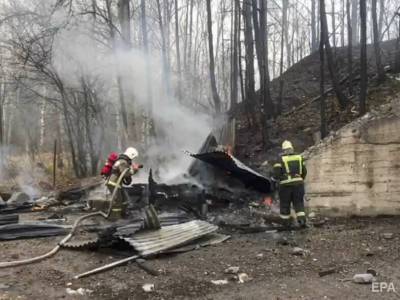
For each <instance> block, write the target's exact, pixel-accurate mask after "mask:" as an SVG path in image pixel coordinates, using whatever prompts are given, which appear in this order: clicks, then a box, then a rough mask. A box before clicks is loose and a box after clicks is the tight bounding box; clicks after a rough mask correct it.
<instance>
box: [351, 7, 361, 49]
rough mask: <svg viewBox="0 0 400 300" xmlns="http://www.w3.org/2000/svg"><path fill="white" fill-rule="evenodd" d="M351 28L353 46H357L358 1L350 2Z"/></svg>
mask: <svg viewBox="0 0 400 300" xmlns="http://www.w3.org/2000/svg"><path fill="white" fill-rule="evenodd" d="M351 28H352V29H353V30H352V38H351V39H352V43H353V46H357V45H358V44H359V39H358V0H351Z"/></svg>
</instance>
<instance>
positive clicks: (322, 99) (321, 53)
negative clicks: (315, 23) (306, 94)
mask: <svg viewBox="0 0 400 300" xmlns="http://www.w3.org/2000/svg"><path fill="white" fill-rule="evenodd" d="M321 20H322V19H321ZM323 26H324V25H323V24H322V22H321V28H323ZM323 41H324V31H322V30H321V41H320V43H319V58H320V69H319V70H320V72H319V76H320V81H319V94H320V99H319V101H320V117H321V125H320V132H321V139H323V138H324V137H326V134H327V128H326V127H327V126H326V107H325V106H326V104H325V87H324V85H325V53H324V42H323Z"/></svg>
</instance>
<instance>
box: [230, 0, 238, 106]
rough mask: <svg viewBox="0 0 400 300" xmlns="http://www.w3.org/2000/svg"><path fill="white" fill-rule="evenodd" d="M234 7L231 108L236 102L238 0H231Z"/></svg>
mask: <svg viewBox="0 0 400 300" xmlns="http://www.w3.org/2000/svg"><path fill="white" fill-rule="evenodd" d="M232 1H233V5H234V9H233V12H232V13H233V27H232V28H231V29H232V31H233V32H232V37H233V41H232V48H233V49H232V73H231V108H233V109H235V107H236V105H237V103H238V72H239V65H238V55H239V53H238V48H239V34H240V31H239V30H240V28H239V17H240V16H239V10H240V6H239V5H240V4H239V0H232Z"/></svg>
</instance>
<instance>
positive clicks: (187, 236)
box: [123, 220, 218, 256]
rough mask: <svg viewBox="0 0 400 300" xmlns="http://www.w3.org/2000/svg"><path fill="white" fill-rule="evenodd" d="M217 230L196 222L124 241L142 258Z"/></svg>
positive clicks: (147, 232)
mask: <svg viewBox="0 0 400 300" xmlns="http://www.w3.org/2000/svg"><path fill="white" fill-rule="evenodd" d="M217 229H218V227H217V226H215V225H212V224H210V223H207V222H205V221H200V220H194V221H190V222H187V223H183V224H177V225H171V226H165V227H162V228H161V229H159V230H152V231H142V232H138V233H136V234H135V235H134V236H133V237H130V238H123V239H124V240H125V241H127V242H128V243H129V244H130V245H131V246H133V247H134V248H135V249H136V251H138V252H139V254H140V255H141V256H148V255H152V254H158V253H161V252H163V251H165V250H168V249H172V248H176V247H178V246H182V245H185V244H186V243H188V242H191V241H193V240H196V239H198V238H200V237H202V236H205V235H207V234H210V233H212V232H215V231H216V230H217Z"/></svg>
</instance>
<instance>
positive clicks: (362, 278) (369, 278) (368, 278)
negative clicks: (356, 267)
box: [353, 273, 376, 284]
mask: <svg viewBox="0 0 400 300" xmlns="http://www.w3.org/2000/svg"><path fill="white" fill-rule="evenodd" d="M375 280H376V279H375V276H374V275H372V274H370V273H365V274H356V275H354V276H353V282H354V283H360V284H362V283H371V282H373V281H375Z"/></svg>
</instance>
